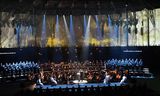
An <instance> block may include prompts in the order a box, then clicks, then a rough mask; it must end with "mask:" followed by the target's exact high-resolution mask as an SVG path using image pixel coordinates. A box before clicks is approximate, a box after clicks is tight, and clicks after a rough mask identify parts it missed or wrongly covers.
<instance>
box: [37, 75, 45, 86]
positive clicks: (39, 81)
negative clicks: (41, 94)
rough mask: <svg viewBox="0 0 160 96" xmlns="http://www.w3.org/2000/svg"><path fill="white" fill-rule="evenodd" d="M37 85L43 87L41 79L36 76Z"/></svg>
mask: <svg viewBox="0 0 160 96" xmlns="http://www.w3.org/2000/svg"><path fill="white" fill-rule="evenodd" d="M37 84H38V85H41V86H43V85H44V84H43V83H42V78H41V76H40V75H38V79H37Z"/></svg>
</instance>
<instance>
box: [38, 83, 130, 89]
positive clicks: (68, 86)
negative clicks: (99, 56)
mask: <svg viewBox="0 0 160 96" xmlns="http://www.w3.org/2000/svg"><path fill="white" fill-rule="evenodd" d="M124 85H127V83H125V84H123V85H120V83H119V82H112V83H110V84H104V83H85V84H63V85H43V86H40V85H37V86H36V88H42V89H59V88H62V89H65V88H79V87H80V88H84V87H107V86H124Z"/></svg>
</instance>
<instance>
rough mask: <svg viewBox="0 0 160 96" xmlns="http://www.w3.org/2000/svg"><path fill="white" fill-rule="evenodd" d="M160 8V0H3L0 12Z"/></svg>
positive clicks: (50, 12)
mask: <svg viewBox="0 0 160 96" xmlns="http://www.w3.org/2000/svg"><path fill="white" fill-rule="evenodd" d="M144 8H147V9H155V8H160V0H1V1H0V11H7V12H15V13H28V12H29V13H35V14H42V13H47V14H106V13H119V12H125V11H126V10H130V11H137V10H142V9H144Z"/></svg>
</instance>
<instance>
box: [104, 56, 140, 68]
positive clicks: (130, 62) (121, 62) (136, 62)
mask: <svg viewBox="0 0 160 96" xmlns="http://www.w3.org/2000/svg"><path fill="white" fill-rule="evenodd" d="M105 64H106V65H118V66H143V61H142V59H131V58H126V59H114V58H112V59H109V60H107V61H106V63H105Z"/></svg>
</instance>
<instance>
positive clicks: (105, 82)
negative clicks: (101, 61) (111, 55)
mask: <svg viewBox="0 0 160 96" xmlns="http://www.w3.org/2000/svg"><path fill="white" fill-rule="evenodd" d="M110 80H111V76H110V75H109V74H108V72H106V73H105V78H104V80H103V83H104V84H107V83H109V81H110Z"/></svg>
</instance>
